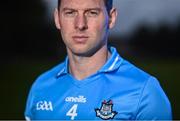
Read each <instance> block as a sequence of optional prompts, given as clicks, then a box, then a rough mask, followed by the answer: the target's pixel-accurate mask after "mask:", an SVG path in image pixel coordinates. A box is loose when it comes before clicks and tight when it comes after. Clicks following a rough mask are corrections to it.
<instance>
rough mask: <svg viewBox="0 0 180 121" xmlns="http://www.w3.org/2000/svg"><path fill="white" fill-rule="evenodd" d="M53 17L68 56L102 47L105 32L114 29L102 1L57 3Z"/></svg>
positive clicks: (89, 52) (72, 0) (76, 0)
mask: <svg viewBox="0 0 180 121" xmlns="http://www.w3.org/2000/svg"><path fill="white" fill-rule="evenodd" d="M110 14H111V13H110ZM54 15H55V22H56V27H57V28H58V29H60V30H61V35H62V38H63V41H64V43H65V45H66V47H67V50H68V52H70V53H73V54H76V55H81V56H90V55H92V54H93V53H94V52H96V51H98V50H99V49H100V48H102V47H103V46H106V44H107V36H108V29H109V28H111V27H112V26H113V25H114V23H113V22H112V21H111V17H110V18H109V15H108V13H107V10H106V7H105V3H104V0H61V6H60V9H59V10H56V11H55V14H54ZM110 16H111V15H110ZM114 17H115V15H114Z"/></svg>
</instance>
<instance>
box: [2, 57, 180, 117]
mask: <svg viewBox="0 0 180 121" xmlns="http://www.w3.org/2000/svg"><path fill="white" fill-rule="evenodd" d="M58 62H59V61H56V60H55V61H54V60H43V61H42V60H23V61H22V60H21V61H14V62H3V63H1V69H0V74H1V77H0V81H1V88H0V93H1V99H0V107H1V111H0V119H23V118H24V114H23V113H24V109H25V103H26V98H27V94H28V91H29V89H30V86H31V84H32V83H33V81H34V80H35V79H36V78H37V76H39V75H40V74H41V73H43V72H45V71H46V70H48V69H50V68H51V67H53V66H55V65H56V64H58ZM130 62H132V63H133V64H135V65H136V66H138V67H140V68H141V69H143V70H145V71H146V72H148V73H150V74H151V75H153V76H155V77H157V78H158V80H159V81H160V84H161V86H162V87H163V89H164V90H165V92H166V94H167V95H168V97H169V99H170V101H171V105H172V108H173V115H174V119H180V116H179V115H178V111H179V110H180V104H179V103H178V102H180V95H179V94H178V89H179V88H180V87H179V86H180V82H179V74H180V59H173V60H163V59H132V60H130Z"/></svg>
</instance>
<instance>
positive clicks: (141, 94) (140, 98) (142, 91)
mask: <svg viewBox="0 0 180 121" xmlns="http://www.w3.org/2000/svg"><path fill="white" fill-rule="evenodd" d="M150 79H151V76H150V77H149V78H148V80H147V81H146V82H145V84H144V86H143V87H142V90H141V92H140V97H139V101H138V104H137V109H136V112H135V115H134V118H136V117H137V113H138V110H139V107H140V104H141V101H142V97H143V94H144V90H145V88H146V86H147V84H148V82H149V80H150Z"/></svg>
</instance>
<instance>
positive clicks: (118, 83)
mask: <svg viewBox="0 0 180 121" xmlns="http://www.w3.org/2000/svg"><path fill="white" fill-rule="evenodd" d="M110 51H111V54H112V55H111V57H110V58H109V59H108V61H107V62H106V64H105V65H104V66H103V67H102V68H101V69H100V70H98V71H97V73H95V74H93V75H91V76H89V77H87V78H86V79H83V80H81V81H78V80H76V79H75V78H74V77H73V76H72V75H71V74H69V73H68V57H67V58H66V60H65V61H64V62H63V63H61V64H59V65H57V66H56V67H54V68H53V69H51V70H49V71H48V72H46V73H44V74H42V75H41V76H40V77H39V78H38V79H37V80H36V81H35V82H34V84H33V86H32V88H31V90H30V93H29V97H28V100H27V105H26V110H25V117H26V119H32V120H55V119H56V120H102V119H103V120H156V119H161V120H171V119H172V116H171V106H170V103H169V100H168V98H167V97H166V95H165V93H164V92H163V90H162V88H161V86H160V84H159V82H158V81H157V79H156V78H154V77H152V76H151V75H149V74H147V73H145V72H143V71H142V70H140V69H138V68H137V67H135V66H134V65H132V64H131V63H129V62H128V61H126V60H124V59H123V58H121V57H120V56H119V54H118V53H117V51H116V49H115V48H113V47H111V48H110ZM87 68H88V67H87Z"/></svg>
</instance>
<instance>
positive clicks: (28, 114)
mask: <svg viewBox="0 0 180 121" xmlns="http://www.w3.org/2000/svg"><path fill="white" fill-rule="evenodd" d="M33 100H34V96H33V93H32V90H30V92H29V95H28V98H27V101H26V108H25V112H24V116H25V119H26V120H27V121H30V120H32V119H33Z"/></svg>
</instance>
